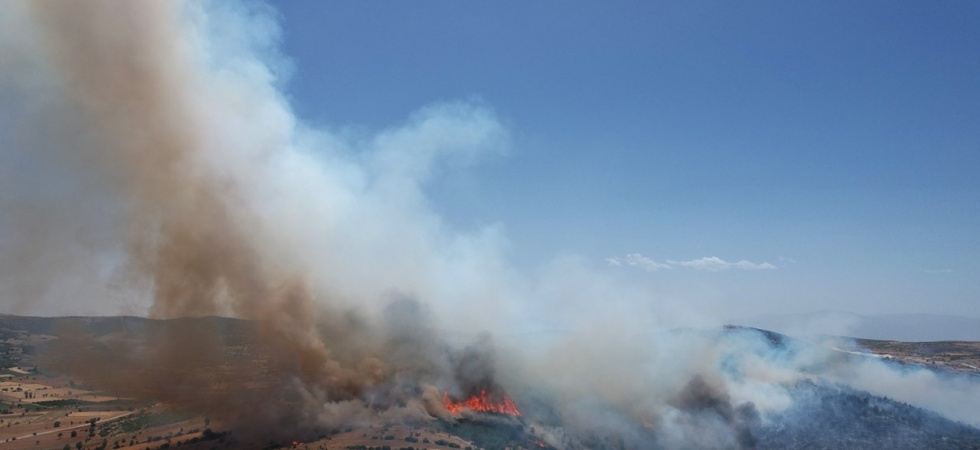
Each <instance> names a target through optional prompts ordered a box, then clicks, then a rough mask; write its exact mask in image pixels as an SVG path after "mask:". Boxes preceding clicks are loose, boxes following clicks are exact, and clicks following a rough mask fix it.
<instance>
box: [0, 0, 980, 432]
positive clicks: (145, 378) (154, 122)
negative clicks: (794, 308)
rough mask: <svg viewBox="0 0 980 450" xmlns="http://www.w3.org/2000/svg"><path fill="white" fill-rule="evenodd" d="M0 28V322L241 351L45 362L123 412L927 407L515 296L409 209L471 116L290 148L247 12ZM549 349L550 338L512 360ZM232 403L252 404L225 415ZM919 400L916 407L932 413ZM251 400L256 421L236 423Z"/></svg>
mask: <svg viewBox="0 0 980 450" xmlns="http://www.w3.org/2000/svg"><path fill="white" fill-rule="evenodd" d="M2 8H3V11H2V13H0V136H2V139H3V140H2V142H0V212H2V215H0V299H2V300H0V301H2V302H3V305H4V307H5V308H6V309H7V310H8V312H14V313H35V314H66V313H67V314H116V313H134V314H147V315H149V316H151V317H155V318H181V317H201V316H212V315H217V316H233V317H237V318H243V319H250V320H251V321H252V322H251V323H253V324H255V329H249V331H248V333H249V339H252V340H250V341H248V342H251V343H256V344H255V345H256V346H257V348H256V349H255V351H256V352H257V354H258V355H261V358H259V361H258V362H257V361H253V360H236V359H235V358H234V356H228V355H225V354H224V353H222V352H224V350H223V349H226V348H228V346H229V343H228V342H226V341H223V339H225V337H223V336H226V335H227V330H223V331H222V332H220V333H219V332H218V331H219V330H216V329H215V327H214V326H213V324H211V322H206V321H203V322H202V321H194V320H188V321H176V322H173V323H174V324H175V325H174V326H173V327H169V328H166V329H165V330H164V331H159V332H157V333H148V334H146V335H145V336H143V337H142V340H141V341H139V342H136V343H133V342H130V343H127V344H125V345H122V344H119V345H122V346H121V347H112V346H111V345H109V344H107V343H105V342H97V341H93V340H91V339H89V338H88V337H86V336H84V335H82V334H78V335H77V336H76V337H75V338H65V339H62V340H61V341H62V343H63V344H64V345H67V347H63V348H62V349H61V353H59V354H58V355H57V358H55V359H56V363H57V364H59V365H60V367H61V368H62V369H63V370H67V371H70V372H72V373H75V374H78V375H80V376H84V377H85V378H86V379H88V380H91V381H92V382H94V383H101V384H102V385H104V386H112V387H113V388H114V389H116V390H117V392H119V393H120V394H122V395H133V396H140V397H146V398H151V399H154V400H160V401H166V402H170V403H173V404H175V405H177V406H180V407H184V408H188V409H192V410H195V411H200V412H204V413H209V414H216V415H219V416H221V417H223V418H225V419H226V420H229V421H241V422H245V421H252V422H254V423H264V424H270V423H271V424H273V425H276V426H279V425H283V424H291V425H299V426H306V427H314V426H324V427H327V426H336V425H340V424H351V423H358V422H360V421H363V422H367V421H370V420H373V419H372V418H373V417H376V416H377V415H378V414H381V415H382V416H384V417H387V418H390V419H392V420H397V419H399V418H413V419H426V418H432V417H449V416H448V413H447V411H446V410H445V408H444V407H443V404H442V396H443V395H445V394H446V393H448V394H450V395H452V396H454V397H456V396H459V397H462V396H466V395H470V394H472V393H473V392H474V390H479V389H491V390H499V391H506V392H508V393H510V394H511V395H512V396H513V397H515V398H516V399H518V402H519V403H520V402H521V399H522V398H523V399H527V400H524V401H525V402H526V403H525V405H526V406H527V408H525V409H526V411H527V420H529V421H532V422H534V421H538V420H540V424H539V429H541V430H542V433H544V435H545V438H546V440H548V441H549V442H550V443H551V444H552V445H555V446H558V447H561V446H565V445H570V444H569V442H587V440H588V439H591V438H595V437H596V436H619V439H621V442H625V443H630V442H644V439H646V438H647V437H648V435H649V434H655V435H657V436H658V440H659V441H660V442H662V443H664V445H667V446H684V445H682V444H681V443H684V442H691V443H694V445H695V446H699V447H733V446H747V447H750V446H752V445H753V442H754V438H753V436H752V435H751V431H750V429H751V427H752V426H754V425H753V424H756V423H758V422H759V421H764V420H765V419H766V417H767V415H768V414H776V413H779V412H780V411H783V410H785V409H786V408H788V407H790V403H791V397H790V395H788V394H787V392H786V390H785V388H783V387H781V386H783V383H791V382H794V381H797V380H801V379H807V378H811V377H813V376H815V375H814V371H813V370H810V369H808V368H812V367H819V366H825V367H835V368H837V369H835V370H836V371H831V372H832V374H837V375H836V376H837V377H838V379H840V380H846V379H855V380H857V383H858V384H860V385H862V387H871V386H870V385H871V384H872V383H871V382H869V381H867V380H869V379H870V377H871V376H872V375H871V373H873V371H877V370H884V372H885V373H887V374H888V375H887V377H888V378H887V379H889V380H891V382H892V384H891V385H890V387H888V388H887V389H885V391H886V392H880V393H883V394H891V393H892V390H894V392H896V393H898V392H903V389H904V387H905V386H908V385H909V383H910V382H913V383H920V382H927V381H929V380H925V378H923V376H917V375H916V376H913V377H912V379H910V377H909V376H908V375H904V374H895V373H894V372H889V371H888V370H885V369H880V368H879V367H878V366H873V367H871V368H867V367H864V366H863V365H860V364H853V363H848V364H845V365H844V366H843V367H839V365H838V364H837V363H836V362H835V361H836V360H835V359H834V356H833V354H832V353H827V352H819V351H813V352H805V351H797V352H795V353H793V354H792V355H782V354H779V353H778V352H776V353H774V351H773V350H772V349H771V348H769V347H767V346H766V345H765V342H764V340H763V339H761V338H760V337H759V336H757V335H755V334H751V333H750V334H739V335H735V336H733V337H730V338H726V339H718V337H717V335H713V334H704V333H695V332H691V333H659V332H657V333H654V332H651V331H650V330H651V329H652V328H654V327H655V326H656V325H657V323H658V322H657V317H656V316H657V313H656V310H657V308H658V307H659V308H661V309H662V310H670V311H676V310H678V307H677V305H676V304H675V305H667V304H663V305H653V306H651V303H650V302H649V301H648V299H647V298H645V296H644V295H643V294H642V293H640V292H638V291H636V290H635V289H632V288H630V287H629V286H623V285H621V284H619V283H618V281H617V280H614V279H610V278H609V276H608V275H603V274H601V273H598V272H596V271H594V270H592V269H591V268H590V267H588V265H587V264H583V263H582V262H581V261H578V260H576V259H575V258H563V259H558V260H556V261H554V262H552V263H549V264H548V265H547V266H546V267H544V268H542V269H541V270H540V271H539V272H538V273H536V274H535V275H534V276H522V275H519V274H517V273H515V271H514V270H513V269H512V268H511V267H510V266H509V265H508V263H507V261H506V246H507V244H506V241H505V240H504V238H503V237H502V235H501V231H500V229H499V228H498V227H487V228H485V229H478V230H474V231H468V232H460V231H458V230H453V229H451V228H450V227H449V226H448V225H447V224H445V223H444V222H443V221H442V220H440V218H439V217H438V215H436V214H435V213H434V212H433V211H432V209H431V208H430V206H429V204H428V200H427V198H426V195H425V190H424V188H425V185H426V182H427V181H428V180H430V179H432V177H434V176H438V174H439V172H440V171H444V170H452V169H458V168H460V167H464V166H466V165H468V164H472V163H474V162H476V161H478V160H479V159H480V158H483V157H486V156H489V155H494V154H497V153H501V152H503V151H505V150H506V148H507V144H508V135H507V131H506V129H505V128H504V127H503V126H502V125H501V124H500V123H499V121H498V120H497V119H496V118H495V116H494V114H493V113H492V112H491V111H489V110H488V109H487V108H486V107H485V106H482V105H479V104H473V103H467V102H460V103H442V104H437V105H433V106H429V107H426V108H423V109H422V110H421V111H419V112H418V113H416V114H415V115H413V116H412V117H411V118H409V119H408V120H407V121H406V123H404V124H401V125H400V126H397V127H393V128H390V129H385V130H377V131H375V132H362V131H351V130H316V129H311V128H309V127H307V126H305V125H304V124H303V123H302V122H300V121H299V120H298V119H297V118H296V117H294V115H293V113H292V111H291V110H290V107H289V105H288V102H287V99H286V98H285V97H284V96H283V94H282V93H281V92H280V89H279V88H280V85H281V83H283V77H284V76H285V75H286V74H288V72H289V71H290V70H291V68H290V67H289V64H288V62H287V61H286V60H285V58H283V57H282V56H281V55H279V54H278V53H277V45H278V40H279V33H280V31H279V29H278V26H277V24H276V22H275V20H273V17H274V14H272V13H271V12H270V11H267V9H266V8H265V7H263V6H261V5H253V4H246V5H242V4H238V3H227V2H222V3H219V2H207V3H205V2H186V3H183V2H108V1H91V2H85V3H84V4H83V3H79V2H55V1H38V2H14V1H11V2H6V3H4V4H3V5H2ZM300 70H301V68H300ZM644 305H645V306H644ZM545 326H546V327H549V328H557V329H562V330H567V332H562V333H559V334H552V335H542V334H534V333H531V334H516V333H517V332H519V331H527V330H528V329H531V330H533V329H535V327H538V329H540V327H545ZM487 331H493V332H494V333H495V334H492V335H491V334H482V333H483V332H487ZM514 336H518V338H516V339H515V338H514ZM256 364H257V365H259V366H260V367H259V368H260V369H261V370H258V372H259V373H261V374H262V376H260V377H257V378H254V379H241V375H240V374H241V373H242V371H240V370H236V368H240V367H246V366H249V365H253V366H254V365H256ZM855 374H856V376H853V375H855ZM243 383H244V385H248V386H249V391H248V392H249V395H247V396H243V395H242V392H241V391H240V390H239V389H231V388H229V386H242V385H243ZM917 385H918V384H917ZM923 385H925V384H923ZM971 386H972V385H970V384H967V385H965V386H963V387H962V388H963V389H964V390H967V391H971ZM878 387H882V386H878ZM925 389H926V388H923V390H916V391H914V393H913V394H912V395H914V396H917V397H920V399H921V400H923V401H925V402H926V404H927V406H930V407H932V408H935V409H943V408H944V407H945V406H946V403H945V402H944V401H942V399H940V400H936V399H935V397H929V396H928V395H927V394H926V393H925ZM879 391H880V390H879ZM905 392H908V391H905ZM972 392H973V394H972V395H973V396H974V397H976V396H977V394H976V390H972ZM531 399H544V400H542V405H544V406H541V407H540V408H536V407H535V406H534V404H533V403H534V401H532V400H531ZM930 399H932V401H933V403H932V404H929V403H928V401H930ZM256 401H264V403H265V404H270V405H277V406H276V407H272V408H269V409H268V410H267V411H265V413H266V414H267V415H268V417H255V414H254V408H252V405H254V404H255V402H256ZM973 404H977V403H976V402H974V403H973ZM952 411H953V412H954V413H958V415H957V418H959V419H962V420H969V421H973V422H974V423H975V422H977V421H980V418H978V417H976V416H973V415H971V414H975V413H974V412H971V411H965V410H961V411H955V410H952ZM246 413H248V414H246ZM251 429H253V430H256V428H254V427H251ZM549 433H550V434H549ZM569 435H574V436H575V438H576V439H579V440H578V441H572V440H569V439H568V436H569ZM597 439H598V438H597Z"/></svg>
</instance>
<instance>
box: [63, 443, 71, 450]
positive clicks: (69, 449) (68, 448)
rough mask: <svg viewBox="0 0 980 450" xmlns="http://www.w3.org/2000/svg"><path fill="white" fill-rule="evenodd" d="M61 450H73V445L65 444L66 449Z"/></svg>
mask: <svg viewBox="0 0 980 450" xmlns="http://www.w3.org/2000/svg"><path fill="white" fill-rule="evenodd" d="M61 450H71V445H68V444H65V446H64V447H61Z"/></svg>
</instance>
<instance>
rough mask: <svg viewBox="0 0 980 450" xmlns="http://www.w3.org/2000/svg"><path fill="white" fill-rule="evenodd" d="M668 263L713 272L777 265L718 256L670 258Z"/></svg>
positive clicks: (769, 268)
mask: <svg viewBox="0 0 980 450" xmlns="http://www.w3.org/2000/svg"><path fill="white" fill-rule="evenodd" d="M667 263H669V264H672V265H675V266H680V267H687V268H689V269H695V270H708V271H711V272H717V271H720V270H728V269H740V270H772V269H776V268H777V267H776V266H774V265H772V264H769V263H767V262H762V263H754V262H752V261H746V260H744V259H743V260H741V261H737V262H728V261H725V260H724V259H721V258H719V257H717V256H705V257H703V258H698V259H692V260H690V261H673V260H668V261H667Z"/></svg>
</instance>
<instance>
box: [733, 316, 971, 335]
mask: <svg viewBox="0 0 980 450" xmlns="http://www.w3.org/2000/svg"><path fill="white" fill-rule="evenodd" d="M729 323H731V324H733V325H741V326H747V327H754V328H762V329H766V330H772V331H777V332H780V333H784V334H788V335H792V336H802V335H816V334H825V335H833V336H849V337H856V338H863V339H877V340H893V341H906V342H926V341H980V318H974V317H963V316H952V315H940V314H883V315H860V314H854V313H848V312H840V311H818V312H812V313H804V314H785V315H774V314H769V315H761V316H755V317H748V318H742V319H735V320H730V321H729Z"/></svg>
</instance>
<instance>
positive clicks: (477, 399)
mask: <svg viewBox="0 0 980 450" xmlns="http://www.w3.org/2000/svg"><path fill="white" fill-rule="evenodd" d="M442 403H443V404H444V405H446V409H447V410H449V412H451V413H453V414H459V413H460V412H461V411H462V410H463V409H469V410H471V411H478V412H489V413H496V414H506V415H508V416H519V415H521V412H520V411H519V410H518V409H517V405H515V404H514V401H513V400H511V399H510V397H507V396H506V395H504V396H503V398H502V400H501V401H496V400H494V398H493V394H489V393H487V391H486V390H481V391H480V395H474V396H472V397H470V398H468V399H466V400H464V401H461V402H454V401H452V400H450V399H449V394H448V393H445V394H443V396H442Z"/></svg>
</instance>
